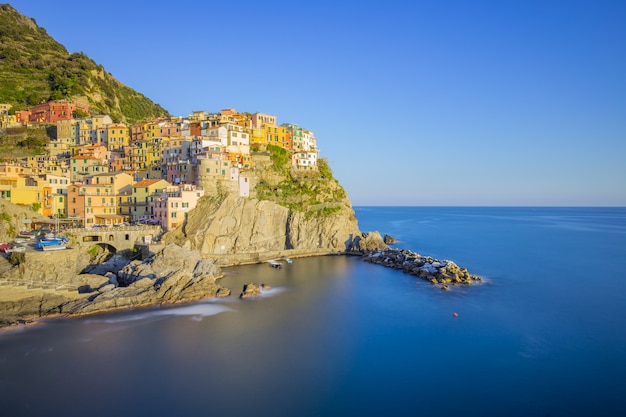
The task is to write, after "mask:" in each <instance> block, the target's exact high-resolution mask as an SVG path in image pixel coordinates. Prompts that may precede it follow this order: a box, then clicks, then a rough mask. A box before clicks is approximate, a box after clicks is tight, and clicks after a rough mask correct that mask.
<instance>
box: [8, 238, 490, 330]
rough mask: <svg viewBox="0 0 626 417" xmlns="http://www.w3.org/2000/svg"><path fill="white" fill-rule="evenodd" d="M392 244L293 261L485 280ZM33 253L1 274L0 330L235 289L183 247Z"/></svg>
mask: <svg viewBox="0 0 626 417" xmlns="http://www.w3.org/2000/svg"><path fill="white" fill-rule="evenodd" d="M391 239H392V238H390V237H388V236H385V239H383V238H382V237H381V236H380V234H379V233H378V232H370V233H363V234H361V236H358V237H357V238H355V239H354V242H353V244H352V245H351V246H350V248H349V250H347V251H343V252H339V251H329V250H328V249H326V250H324V249H322V250H319V249H317V250H310V251H306V250H299V251H293V253H292V255H295V256H292V257H303V256H323V255H331V254H332V255H359V256H361V257H362V259H363V260H364V261H365V262H371V263H376V264H379V265H382V266H386V267H391V268H396V269H401V270H403V271H404V272H406V273H408V274H411V275H414V276H417V277H419V278H421V279H424V280H427V281H429V282H431V283H433V284H436V285H439V286H440V287H441V288H442V289H449V286H451V285H470V284H472V283H474V282H480V281H482V279H481V278H480V277H478V276H476V275H471V274H470V273H469V272H468V271H467V269H465V268H460V267H459V266H457V265H456V264H455V263H454V262H452V261H448V260H443V261H442V260H437V259H433V258H432V257H428V256H426V257H425V256H421V255H419V254H417V253H413V252H411V251H408V250H403V249H390V248H389V247H388V246H387V245H386V244H385V241H391ZM151 249H152V248H151ZM288 252H289V251H288ZM33 255H34V256H32V257H29V258H27V259H26V261H25V262H24V263H21V264H19V265H17V266H10V265H8V263H7V264H6V265H4V266H5V268H4V269H5V270H4V272H0V329H2V328H4V329H7V328H14V327H15V326H16V325H27V324H30V323H34V322H36V320H39V319H41V318H48V317H54V316H81V315H87V314H95V313H102V312H108V311H113V310H120V309H128V308H137V307H144V306H156V305H169V304H177V303H187V302H192V301H197V300H201V299H205V298H211V297H227V296H230V295H231V290H230V289H229V288H225V287H222V286H221V285H220V284H219V282H218V281H219V279H221V278H222V277H224V273H223V272H222V269H221V267H222V266H225V265H223V264H222V263H221V262H219V261H217V260H216V259H214V258H206V257H202V256H201V254H200V253H199V251H197V250H190V249H188V248H183V247H180V246H178V245H175V244H169V245H165V246H163V247H159V248H158V250H155V252H150V251H148V252H147V254H146V256H145V257H144V260H130V259H128V257H125V256H122V255H119V254H116V255H112V256H111V254H108V255H106V256H105V255H102V257H101V258H100V259H99V258H98V257H96V258H95V259H93V258H91V259H90V255H89V254H88V253H86V252H82V251H79V250H77V249H76V250H66V251H60V252H54V253H50V252H48V253H44V252H37V253H34V254H33ZM244 255H245V254H244ZM242 256H243V255H242ZM259 257H261V256H260V254H257V255H256V257H255V258H257V259H254V260H256V262H246V261H247V260H248V259H247V257H246V256H244V257H243V258H242V259H239V260H238V261H237V260H236V259H234V258H233V259H231V262H230V264H231V265H242V264H245V263H259V262H261V261H259V259H260V258H259ZM261 258H262V257H261ZM0 260H1V261H4V262H6V260H5V259H3V258H0ZM252 260H253V259H250V261H252ZM222 261H223V260H222ZM235 261H236V262H235ZM0 266H1V265H0ZM262 289H267V288H264V286H263V284H261V285H259V284H256V283H250V284H248V285H247V286H246V287H245V288H244V289H243V292H242V293H241V295H240V298H242V299H245V298H254V297H255V296H257V295H258V294H259V293H260V291H261V290H262Z"/></svg>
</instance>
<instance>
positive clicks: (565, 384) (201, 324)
mask: <svg viewBox="0 0 626 417" xmlns="http://www.w3.org/2000/svg"><path fill="white" fill-rule="evenodd" d="M355 211H356V214H357V217H358V219H359V225H360V227H361V230H365V231H367V230H378V231H380V232H381V233H383V234H385V233H386V234H389V235H391V236H393V237H395V238H397V239H398V240H399V243H398V244H396V245H394V247H398V248H405V249H411V250H413V251H415V252H419V253H421V254H423V255H431V256H433V257H435V258H439V259H451V260H453V261H455V262H456V263H457V264H458V265H460V266H463V267H467V268H468V269H469V270H470V272H472V273H474V274H478V275H480V276H482V277H484V279H485V283H483V284H480V285H474V286H468V287H454V288H452V289H451V290H450V291H442V290H441V289H439V288H437V287H435V286H432V285H430V284H429V283H426V282H424V281H420V280H419V279H417V278H415V277H412V276H410V275H407V274H404V273H402V272H400V271H397V270H393V269H386V268H383V267H381V266H378V265H373V264H368V263H365V262H363V261H361V260H360V258H358V257H344V256H330V257H316V258H306V259H296V260H294V262H293V264H290V265H285V266H284V267H283V268H282V269H280V270H276V269H272V268H269V267H267V265H250V266H244V267H238V268H232V269H228V270H227V273H228V275H227V276H226V277H225V278H224V279H223V280H222V285H224V286H227V287H230V288H231V289H233V294H234V295H233V296H231V297H229V298H228V299H221V300H207V301H204V302H199V303H194V304H189V305H184V306H173V307H168V308H153V309H138V310H132V311H125V312H116V313H110V314H103V315H97V316H91V317H83V318H77V319H55V320H47V321H44V322H43V324H41V325H39V326H35V327H31V328H28V329H26V330H21V331H13V332H8V333H3V334H0V415H6V416H42V415H45V416H57V415H59V416H60V415H63V416H83V415H91V416H105V415H109V416H110V415H132V416H148V415H150V416H154V415H168V416H169V415H176V416H195V415H209V416H213V415H215V416H218V415H219V416H242V415H250V416H339V415H349V416H351V415H355V416H381V415H386V416H398V415H424V416H459V415H468V416H552V417H555V416H623V415H626V397H625V396H624V392H626V331H625V325H624V319H625V318H626V314H625V312H624V311H625V309H626V277H625V276H624V272H625V271H626V209H625V208H526V207H523V208H512V207H500V208H485V207H357V208H356V209H355ZM251 281H254V282H264V283H267V284H269V285H270V286H271V288H272V289H271V290H269V291H267V292H266V293H264V295H263V296H262V297H261V298H259V299H256V300H246V301H242V300H239V299H238V298H237V297H236V295H237V294H238V293H239V292H240V291H241V288H242V286H243V284H245V283H247V282H251ZM455 312H456V313H458V317H454V316H453V313H455Z"/></svg>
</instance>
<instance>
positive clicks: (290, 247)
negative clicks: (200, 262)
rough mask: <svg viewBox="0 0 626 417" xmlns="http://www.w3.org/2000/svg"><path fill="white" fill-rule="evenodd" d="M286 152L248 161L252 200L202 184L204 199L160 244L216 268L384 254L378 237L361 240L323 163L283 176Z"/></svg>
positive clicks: (343, 195)
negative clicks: (325, 256) (358, 253)
mask: <svg viewBox="0 0 626 417" xmlns="http://www.w3.org/2000/svg"><path fill="white" fill-rule="evenodd" d="M284 152H285V150H282V149H275V148H274V149H270V152H268V153H266V154H264V155H258V154H257V155H255V156H254V158H253V159H254V162H255V166H256V169H254V170H251V171H250V172H247V173H246V176H247V178H248V179H249V180H250V184H251V192H250V197H240V196H239V194H238V193H237V190H236V189H232V187H231V188H229V186H228V185H217V186H216V185H215V184H205V185H204V186H205V190H210V192H209V195H207V196H205V197H203V198H202V199H201V200H200V201H199V202H198V205H197V206H196V208H195V209H194V210H192V211H191V212H190V213H189V215H188V217H187V220H186V222H185V223H184V225H183V226H182V227H180V228H178V229H176V230H174V231H171V232H169V233H167V234H166V235H165V236H164V237H163V240H164V241H165V242H166V243H176V244H177V245H180V246H182V247H185V248H187V249H193V250H198V251H199V253H200V254H201V255H202V257H204V258H212V259H215V261H216V262H218V263H219V264H220V265H237V264H242V263H254V262H261V261H264V260H268V259H273V258H280V257H298V256H309V255H322V254H331V253H344V252H347V251H353V250H362V249H365V246H369V247H368V249H383V248H386V245H385V244H384V243H383V241H382V238H380V239H373V237H374V236H375V235H378V233H375V234H374V235H372V234H369V238H367V239H364V238H365V237H366V235H365V234H363V233H362V232H361V231H360V230H359V226H358V222H357V219H356V217H355V215H354V210H353V209H352V204H351V203H350V200H349V199H348V197H347V195H346V192H345V190H344V189H343V188H342V187H341V186H340V185H339V183H338V182H337V180H335V179H334V178H333V177H332V172H331V171H330V168H329V167H328V166H327V165H326V163H325V161H323V160H321V161H320V165H321V169H320V171H319V172H313V173H310V174H309V175H302V174H296V173H293V172H291V171H289V170H288V168H287V165H288V163H289V162H288V161H290V159H289V153H287V154H286V155H283V153H284ZM378 237H380V236H378ZM375 241H376V243H374V242H375ZM364 245H365V246H364Z"/></svg>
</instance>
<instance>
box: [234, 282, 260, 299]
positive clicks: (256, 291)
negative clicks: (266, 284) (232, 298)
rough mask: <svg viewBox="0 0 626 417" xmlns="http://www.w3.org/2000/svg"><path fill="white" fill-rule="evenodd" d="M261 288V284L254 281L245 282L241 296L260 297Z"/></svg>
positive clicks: (242, 297)
mask: <svg viewBox="0 0 626 417" xmlns="http://www.w3.org/2000/svg"><path fill="white" fill-rule="evenodd" d="M261 288H262V286H261V285H258V284H255V283H254V282H250V283H248V284H245V285H244V286H243V291H242V292H241V294H239V298H241V299H246V298H253V297H258V296H259V295H261Z"/></svg>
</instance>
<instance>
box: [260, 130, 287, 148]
mask: <svg viewBox="0 0 626 417" xmlns="http://www.w3.org/2000/svg"><path fill="white" fill-rule="evenodd" d="M265 134H266V136H267V144H268V145H274V146H280V147H281V148H285V149H289V148H291V146H289V145H290V143H291V142H290V140H289V131H288V129H287V128H286V127H285V126H265Z"/></svg>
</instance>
